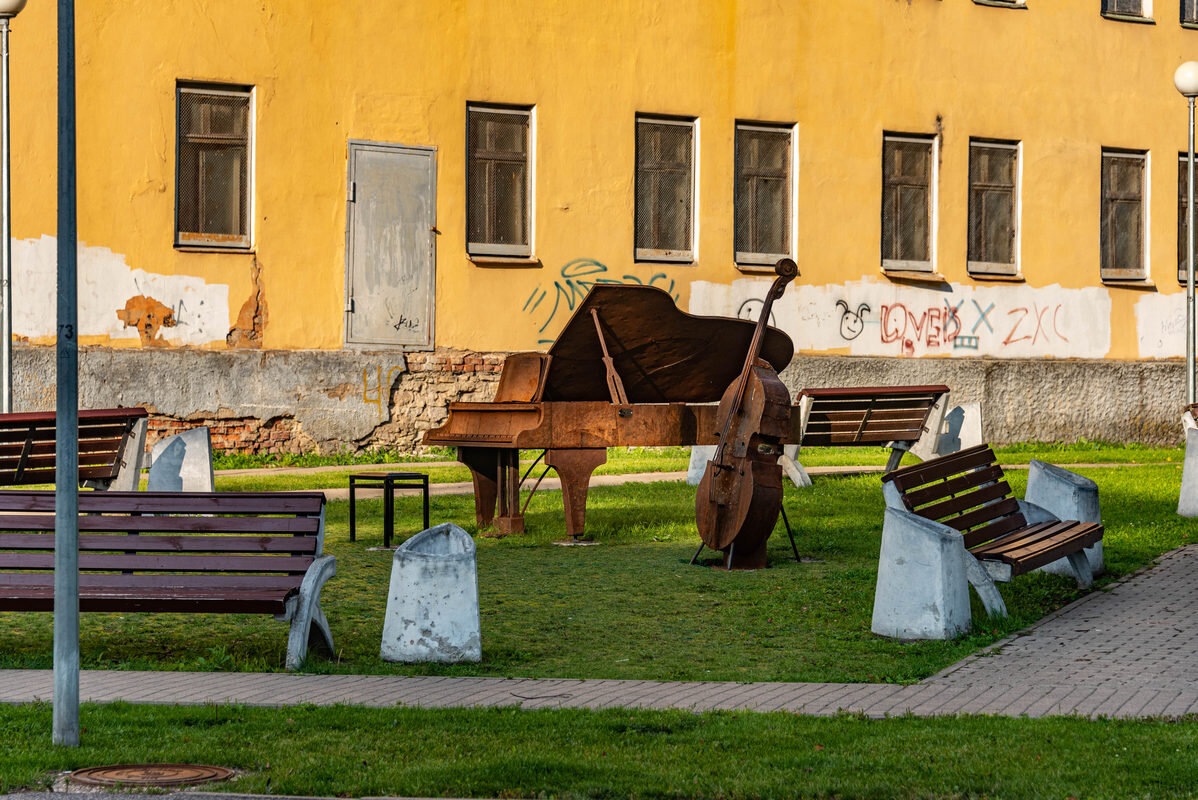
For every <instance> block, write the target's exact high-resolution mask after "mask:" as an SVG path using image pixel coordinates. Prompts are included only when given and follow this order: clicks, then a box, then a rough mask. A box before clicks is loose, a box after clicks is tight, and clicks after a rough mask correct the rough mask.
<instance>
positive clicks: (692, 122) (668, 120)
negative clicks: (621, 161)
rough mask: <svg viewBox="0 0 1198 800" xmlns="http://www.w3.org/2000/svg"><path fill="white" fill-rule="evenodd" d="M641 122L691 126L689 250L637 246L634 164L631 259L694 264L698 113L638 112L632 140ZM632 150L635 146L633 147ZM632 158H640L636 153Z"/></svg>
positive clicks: (637, 173) (637, 175)
mask: <svg viewBox="0 0 1198 800" xmlns="http://www.w3.org/2000/svg"><path fill="white" fill-rule="evenodd" d="M642 122H648V123H652V124H654V125H678V126H681V127H689V128H690V129H691V187H690V188H691V192H690V195H691V207H690V214H691V236H690V242H689V243H688V244H689V249H688V250H659V249H655V248H651V247H636V246H635V242H636V215H637V208H636V196H637V182H638V181H639V179H640V164H639V163H634V164H633V181H632V183H633V186H632V194H633V203H632V205H633V211H632V213H633V221H632V226H633V232H632V238H633V249H634V251H635V252H634V259H635V260H636V261H668V262H675V263H679V264H693V263H694V262H696V261H698V260H699V153H700V150H699V118H698V117H671V116H664V115H657V114H639V113H638V114H637V115H636V121H635V123H634V128H633V141H634V142H635V141H636V139H637V138H639V135H640V132H639V131H638V130H637V128H639V126H640V124H641V123H642ZM634 151H635V147H634ZM633 158H634V159H635V160H637V161H638V162H639V158H638V156H637V155H634V156H633Z"/></svg>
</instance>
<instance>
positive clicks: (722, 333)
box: [542, 284, 794, 403]
mask: <svg viewBox="0 0 1198 800" xmlns="http://www.w3.org/2000/svg"><path fill="white" fill-rule="evenodd" d="M591 309H596V310H597V311H598V312H599V320H600V323H601V324H602V326H603V336H604V339H605V340H606V342H607V350H608V353H609V354H610V355H611V357H612V361H613V363H614V364H615V368H616V371H617V372H618V373H619V374H620V379H621V380H622V381H623V383H624V390H625V392H626V393H627V395H628V402H630V403H715V402H719V399H720V397H721V396H722V395H723V393H724V390H725V389H727V388H728V386H729V385H730V384H731V383H732V382H733V381H734V380H736V378H737V376H738V375H740V371H741V368H742V367H743V366H744V363H745V355H746V354H747V353H748V351H749V344H750V343H751V342H752V340H753V330H754V328H756V322H751V321H748V320H742V319H732V318H729V317H700V316H694V315H692V314H687V313H686V312H684V311H681V310H680V309H679V308H678V307H677V306H676V305H674V300H673V299H672V298H671V297H670V295H669V294H667V293H666V292H664V291H662V290H661V289H658V288H656V287H653V286H637V285H628V286H624V285H617V284H596V285H595V286H593V287H591V291H590V293H588V294H587V296H586V297H585V298H584V299H583V301H582V302H581V303H579V305H578V307H577V308H575V309H574V314H573V315H572V316H571V317H570V320H569V322H567V323H566V327H565V328H563V329H562V332H561V334H560V335H559V336H558V337H557V341H555V342H554V343H553V346H552V347H550V348H549V354H550V355H551V356H553V358H552V360H551V361H550V362H549V375H548V377H547V379H546V385H545V392H544V394H543V395H542V398H543V399H544V400H609V399H610V397H611V395H610V394H609V392H608V388H607V381H606V375H607V372H606V369H605V367H604V365H603V349H602V348H601V347H600V345H599V337H598V334H597V333H596V332H595V321H594V319H593V317H592V316H591ZM792 355H794V345H793V344H792V343H791V341H790V337H789V336H787V335H786V334H785V333H783V332H782V331H780V330H778V329H777V328H770V327H767V328H766V330H765V337H764V341H763V342H762V345H761V357H762V358H764V359H765V360H766V361H768V362H769V363H770V364H772V365H773V367H774V369H775V370H778V371H779V372H781V371H782V369H783V368H784V367H786V365H787V364H789V363H790V358H791V356H792Z"/></svg>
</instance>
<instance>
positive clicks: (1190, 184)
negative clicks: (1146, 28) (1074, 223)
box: [1173, 61, 1198, 405]
mask: <svg viewBox="0 0 1198 800" xmlns="http://www.w3.org/2000/svg"><path fill="white" fill-rule="evenodd" d="M1173 85H1174V86H1176V87H1177V91H1179V92H1181V93H1182V95H1183V96H1184V97H1185V99H1186V100H1187V101H1188V103H1189V106H1190V140H1189V151H1188V152H1189V156H1188V158H1187V160H1186V403H1188V404H1190V405H1193V404H1194V98H1195V97H1198V61H1187V62H1186V63H1184V64H1182V65H1181V66H1180V67H1178V68H1177V71H1176V72H1174V73H1173Z"/></svg>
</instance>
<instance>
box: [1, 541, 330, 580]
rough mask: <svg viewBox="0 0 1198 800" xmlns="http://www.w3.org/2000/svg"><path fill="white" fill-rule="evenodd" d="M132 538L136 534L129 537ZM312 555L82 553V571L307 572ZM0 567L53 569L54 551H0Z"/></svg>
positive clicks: (80, 564) (80, 563)
mask: <svg viewBox="0 0 1198 800" xmlns="http://www.w3.org/2000/svg"><path fill="white" fill-rule="evenodd" d="M130 538H133V537H130ZM314 560H315V559H314V557H313V556H284V555H269V556H266V555H261V556H237V555H130V554H128V553H94V552H84V553H80V554H79V569H81V570H143V571H154V572H286V573H297V572H300V573H302V572H304V571H305V570H307V569H308V567H309V566H311V565H312V562H313V561H314ZM0 569H44V570H52V569H54V554H53V553H41V552H35V553H30V552H0Z"/></svg>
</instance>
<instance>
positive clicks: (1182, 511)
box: [1177, 414, 1198, 517]
mask: <svg viewBox="0 0 1198 800" xmlns="http://www.w3.org/2000/svg"><path fill="white" fill-rule="evenodd" d="M1185 416H1186V419H1188V420H1189V422H1190V424H1188V425H1186V426H1185V432H1186V457H1185V463H1184V465H1183V466H1182V468H1181V494H1180V495H1179V497H1178V498H1177V513H1178V514H1179V515H1181V516H1183V517H1198V428H1196V427H1194V422H1193V420H1192V419H1191V418H1190V415H1189V414H1186V415H1185Z"/></svg>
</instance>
